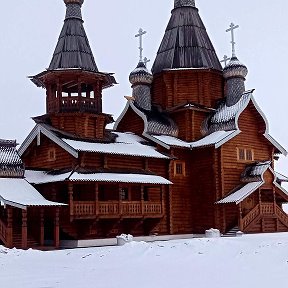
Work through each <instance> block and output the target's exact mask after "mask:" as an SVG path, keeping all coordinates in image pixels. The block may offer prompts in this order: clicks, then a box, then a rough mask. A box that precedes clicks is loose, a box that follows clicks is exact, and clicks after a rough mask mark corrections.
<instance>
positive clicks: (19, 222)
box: [0, 206, 60, 250]
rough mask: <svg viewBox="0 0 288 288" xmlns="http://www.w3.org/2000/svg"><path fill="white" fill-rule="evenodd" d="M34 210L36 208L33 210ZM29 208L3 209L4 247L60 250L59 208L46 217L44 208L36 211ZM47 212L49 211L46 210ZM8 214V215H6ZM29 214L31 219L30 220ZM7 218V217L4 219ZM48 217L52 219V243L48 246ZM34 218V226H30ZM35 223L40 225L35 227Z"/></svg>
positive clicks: (1, 233)
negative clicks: (30, 221)
mask: <svg viewBox="0 0 288 288" xmlns="http://www.w3.org/2000/svg"><path fill="white" fill-rule="evenodd" d="M33 209H34V208H33ZM33 209H32V210H31V208H28V209H27V210H28V211H27V210H24V209H19V208H15V207H11V206H7V207H6V208H5V210H6V211H5V213H3V211H4V209H3V208H2V211H1V212H2V213H1V215H2V217H0V240H1V242H2V243H3V244H4V246H6V247H8V248H13V247H15V248H21V249H27V248H37V249H42V250H46V249H48V248H49V247H50V248H53V249H55V248H59V245H60V237H59V235H60V234H59V207H57V208H51V209H49V210H50V211H48V212H49V213H48V214H49V215H45V212H47V211H45V209H44V208H40V207H38V208H35V209H36V210H37V211H36V214H35V213H34V212H35V211H33ZM46 210H47V209H46ZM4 214H6V215H4ZM28 214H29V218H28ZM3 215H4V216H6V217H3ZM47 216H49V217H50V218H51V217H52V226H53V227H52V231H51V234H52V236H51V239H50V240H51V241H50V240H49V242H50V243H49V245H47V243H46V242H47V241H46V240H47V239H45V236H46V235H45V234H46V232H47V231H46V232H45V229H46V228H47V227H45V226H46V225H45V220H46V219H47ZM31 218H33V219H34V221H33V225H29V221H28V220H29V219H31ZM35 223H36V224H37V223H38V225H35Z"/></svg>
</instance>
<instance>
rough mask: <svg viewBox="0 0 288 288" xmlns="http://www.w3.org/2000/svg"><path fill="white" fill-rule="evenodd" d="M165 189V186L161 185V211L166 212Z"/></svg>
mask: <svg viewBox="0 0 288 288" xmlns="http://www.w3.org/2000/svg"><path fill="white" fill-rule="evenodd" d="M164 191H165V186H164V185H161V190H160V193H161V213H162V214H164V213H165V198H164Z"/></svg>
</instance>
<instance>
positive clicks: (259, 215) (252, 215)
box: [240, 203, 288, 232]
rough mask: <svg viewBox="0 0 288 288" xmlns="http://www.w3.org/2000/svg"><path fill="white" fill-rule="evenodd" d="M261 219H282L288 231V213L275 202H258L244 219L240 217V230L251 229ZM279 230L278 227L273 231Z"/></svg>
mask: <svg viewBox="0 0 288 288" xmlns="http://www.w3.org/2000/svg"><path fill="white" fill-rule="evenodd" d="M261 219H262V220H263V219H264V221H265V219H275V220H276V221H280V222H281V223H282V224H283V225H284V226H285V227H287V231H288V215H287V214H286V213H285V212H284V211H283V210H282V209H281V208H280V207H279V206H278V205H276V204H274V203H263V204H258V205H257V206H256V207H255V208H254V209H253V210H251V211H250V212H249V213H248V214H247V215H246V216H245V217H244V218H243V219H240V230H241V231H243V232H245V231H249V230H250V228H251V227H252V226H253V225H255V223H257V222H259V221H260V220H261ZM277 231H278V229H276V230H275V231H271V232H277ZM261 232H266V231H261ZM269 232H270V231H269Z"/></svg>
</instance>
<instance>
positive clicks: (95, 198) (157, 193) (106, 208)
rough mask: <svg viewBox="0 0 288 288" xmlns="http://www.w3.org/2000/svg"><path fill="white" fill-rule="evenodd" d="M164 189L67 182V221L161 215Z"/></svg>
mask: <svg viewBox="0 0 288 288" xmlns="http://www.w3.org/2000/svg"><path fill="white" fill-rule="evenodd" d="M164 191H165V187H164V186H161V185H158V186H155V187H154V186H153V187H147V186H144V185H138V186H137V185H126V186H123V185H113V186H112V185H110V186H105V185H99V184H98V183H94V184H92V185H91V184H90V185H86V186H85V184H81V186H80V187H77V184H76V185H73V184H72V183H69V185H68V197H69V210H70V211H69V214H70V221H73V220H80V219H91V220H93V219H123V218H135V219H140V218H142V219H147V218H152V219H153V218H162V217H163V216H164V214H165V198H164Z"/></svg>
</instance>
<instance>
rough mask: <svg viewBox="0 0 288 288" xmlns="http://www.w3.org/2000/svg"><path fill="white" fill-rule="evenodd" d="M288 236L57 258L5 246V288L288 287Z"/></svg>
mask: <svg viewBox="0 0 288 288" xmlns="http://www.w3.org/2000/svg"><path fill="white" fill-rule="evenodd" d="M287 283H288V233H282V234H266V235H253V236H243V237H241V238H218V239H191V240H177V241H176V240H175V241H169V242H155V243H149V244H147V243H144V242H141V243H136V242H133V243H130V244H127V245H125V246H123V247H105V248H89V249H76V250H62V251H54V252H40V251H33V250H28V251H22V250H16V249H13V250H8V249H6V248H3V247H1V246H0V287H5V288H14V287H15V288H16V287H17V288H19V287H21V288H26V287H27V288H28V287H29V288H52V287H63V288H64V287H65V288H76V287H77V288H78V287H79V288H80V287H81V288H86V287H89V288H90V287H96V288H144V287H145V288H146V287H149V288H156V287H157V288H192V287H197V288H208V287H209V288H210V287H215V288H220V287H221V288H238V287H239V288H240V287H241V288H242V287H246V288H250V287H261V288H266V287H267V288H268V287H269V288H271V287H287V285H288V284H287Z"/></svg>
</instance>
